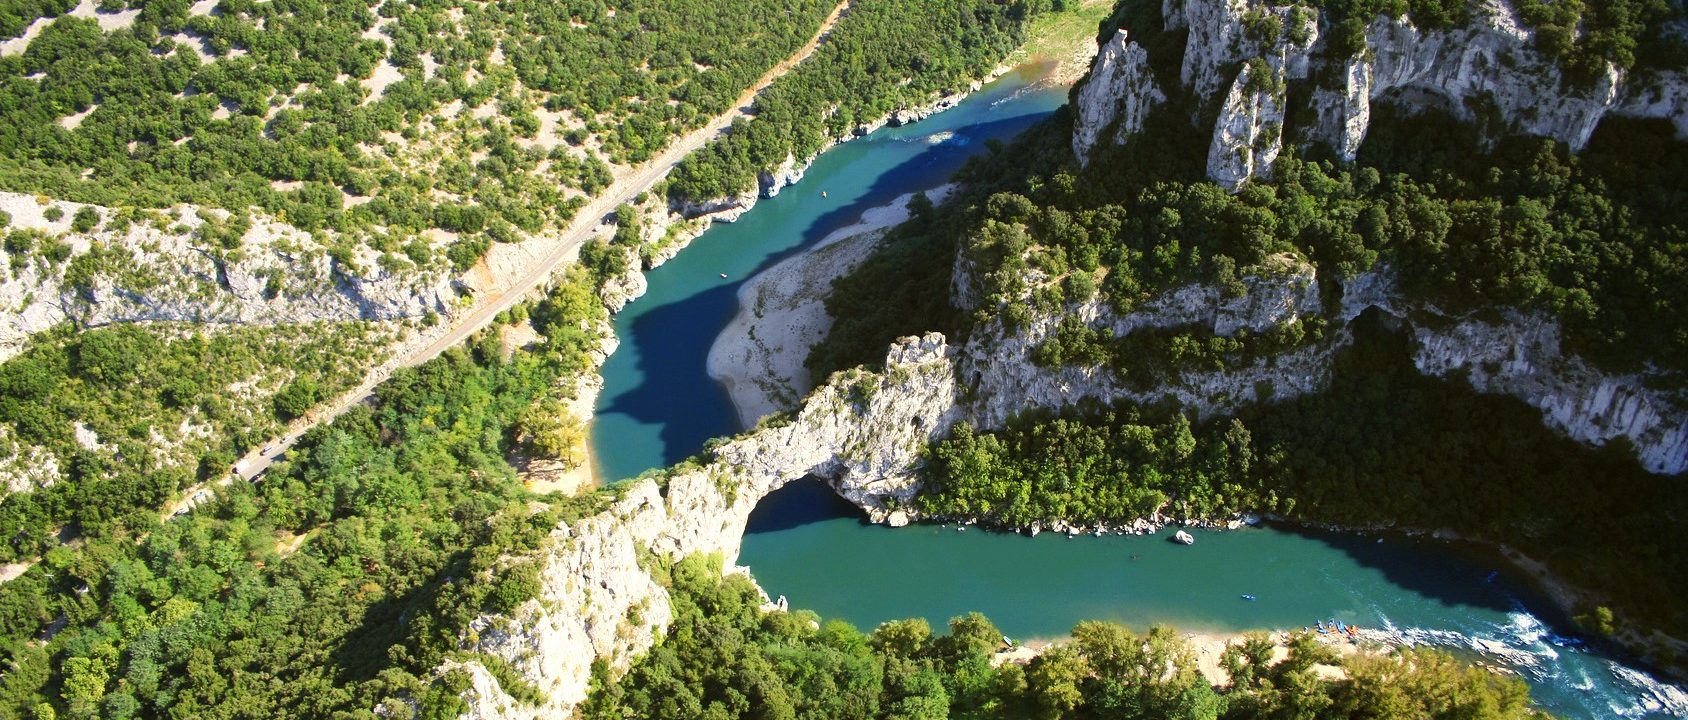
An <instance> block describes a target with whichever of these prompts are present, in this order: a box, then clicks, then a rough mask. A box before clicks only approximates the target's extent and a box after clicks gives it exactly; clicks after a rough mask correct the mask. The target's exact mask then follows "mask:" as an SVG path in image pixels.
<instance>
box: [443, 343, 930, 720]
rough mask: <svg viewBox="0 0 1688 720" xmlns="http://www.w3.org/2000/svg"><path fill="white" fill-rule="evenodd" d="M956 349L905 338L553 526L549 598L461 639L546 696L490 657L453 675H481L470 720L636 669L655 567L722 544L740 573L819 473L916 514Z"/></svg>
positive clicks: (664, 600)
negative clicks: (771, 521)
mask: <svg viewBox="0 0 1688 720" xmlns="http://www.w3.org/2000/svg"><path fill="white" fill-rule="evenodd" d="M952 355H953V351H952V349H951V348H950V347H949V346H948V345H947V344H946V343H945V341H944V338H943V336H942V335H938V334H935V333H934V334H929V335H926V336H925V337H918V338H917V337H910V338H904V339H902V340H901V341H899V342H898V343H897V344H895V345H893V346H892V347H891V349H890V352H889V354H888V355H887V357H886V369H885V372H883V373H867V372H862V371H850V372H844V373H839V374H837V375H835V376H834V377H833V378H832V379H831V380H830V381H829V382H828V383H827V384H826V385H825V386H823V387H821V388H819V389H817V390H816V391H815V393H814V394H812V395H810V397H809V399H808V401H807V402H805V404H804V406H803V408H802V410H800V411H798V412H797V413H796V414H795V415H794V416H792V417H790V418H789V419H786V420H783V421H779V422H773V423H768V424H765V425H764V426H763V427H761V428H760V429H758V430H756V431H754V432H752V433H750V434H748V435H746V436H743V437H740V438H738V439H736V440H733V441H731V442H728V443H726V444H725V445H722V446H720V447H719V448H717V449H716V450H715V452H714V457H713V459H712V460H710V461H708V462H707V463H705V464H702V465H687V464H683V465H681V466H679V467H676V468H673V469H671V470H670V471H668V473H667V474H666V476H665V477H663V478H647V479H643V480H639V481H635V482H633V483H630V484H629V486H628V487H627V488H626V489H625V490H624V491H623V492H622V494H621V497H620V498H619V499H618V500H617V501H616V502H615V504H614V506H613V507H612V508H611V509H610V510H608V511H606V512H604V513H601V514H599V515H595V516H593V517H590V518H586V519H584V520H581V521H579V522H576V523H574V524H572V525H568V526H563V527H559V528H557V529H556V530H555V531H553V533H552V535H551V537H550V538H549V539H548V540H547V541H546V542H545V546H544V548H543V549H542V550H541V552H540V553H539V556H538V557H537V558H534V559H523V560H522V561H534V562H539V563H541V568H542V569H541V573H540V578H541V582H542V589H541V591H540V596H539V597H538V598H535V599H533V600H529V601H528V602H526V603H524V604H522V605H521V606H519V607H518V608H517V609H516V610H514V611H513V612H511V613H509V614H506V615H488V616H484V617H482V618H480V619H478V620H476V621H475V622H474V623H473V625H472V629H471V631H470V632H469V633H468V634H467V635H466V636H465V637H464V639H463V649H464V650H467V651H471V652H475V653H484V654H487V655H491V656H495V657H498V658H500V659H501V660H503V661H504V662H505V663H506V664H507V665H508V666H509V667H510V668H512V669H513V670H514V671H515V672H516V673H518V674H519V675H520V676H521V678H522V679H523V680H524V681H526V682H528V683H530V684H533V685H535V686H537V687H538V688H539V689H540V690H541V691H542V692H543V693H544V695H545V698H546V701H545V702H544V703H543V704H542V705H529V704H526V703H523V702H520V701H517V700H516V699H514V698H513V697H512V696H511V695H510V693H509V692H507V691H506V690H505V689H504V688H502V687H501V686H500V685H499V682H498V680H497V678H496V677H494V675H493V673H492V672H491V671H489V670H488V669H487V668H486V666H485V665H484V664H483V663H481V662H478V661H474V660H469V661H457V662H452V663H448V664H446V665H444V666H442V667H441V669H440V671H441V672H462V673H465V674H467V676H468V677H469V679H470V684H469V689H468V690H467V691H465V692H464V694H463V698H464V700H465V701H467V702H468V703H469V706H470V712H469V714H468V716H467V717H471V718H510V719H513V718H543V717H567V716H569V715H570V714H571V713H572V712H573V711H574V708H575V707H576V706H578V705H579V703H581V702H582V701H584V700H585V699H586V696H587V692H588V689H589V681H590V676H591V667H592V664H593V663H594V662H596V661H600V660H601V661H603V662H605V663H607V664H608V666H609V667H610V668H612V669H614V670H618V671H620V670H625V669H626V668H627V667H628V665H629V664H630V663H631V662H632V660H633V659H634V658H635V657H637V656H638V655H640V654H642V653H644V652H645V651H646V650H648V649H649V648H650V647H651V645H652V644H653V643H655V642H656V639H657V638H659V637H661V636H662V634H663V633H664V632H665V631H666V629H667V626H668V622H669V619H670V609H669V597H668V593H667V590H666V589H664V588H663V587H662V586H661V584H659V583H657V582H656V581H655V580H654V579H653V578H652V576H651V572H650V570H651V569H652V567H653V566H652V565H651V563H654V562H673V561H677V560H679V559H681V558H684V557H686V556H687V555H691V554H694V553H718V554H720V555H721V557H722V558H724V560H725V563H726V565H727V566H728V568H729V569H730V568H731V567H732V565H733V563H734V561H735V560H736V559H737V557H738V551H739V544H740V541H741V540H742V539H743V536H744V527H745V522H746V521H747V520H748V518H749V517H750V511H751V510H752V509H753V508H754V507H755V506H756V504H757V502H759V501H760V500H761V499H762V498H763V497H764V496H766V495H767V494H768V493H770V492H772V491H774V490H776V489H778V488H779V487H781V486H783V485H785V484H786V483H788V482H791V481H793V480H797V479H800V478H803V477H806V476H809V475H816V476H819V477H822V478H825V479H826V480H827V481H828V482H830V483H831V484H832V485H833V487H834V488H835V489H837V490H838V492H839V493H840V494H841V495H843V496H844V497H846V498H849V499H850V500H851V501H852V502H855V503H857V504H858V505H861V506H862V507H864V508H865V509H867V510H869V512H870V513H871V514H872V515H873V517H874V519H876V520H886V521H890V522H892V523H893V524H895V523H898V522H906V515H902V514H901V513H899V512H898V511H897V510H895V507H896V506H897V505H898V504H900V503H906V502H907V501H908V500H910V499H911V498H912V497H913V495H914V492H915V490H916V489H917V488H918V482H917V480H916V478H915V476H914V474H913V468H914V465H915V462H916V461H917V459H918V457H919V454H920V451H921V450H922V449H923V448H924V447H925V446H926V444H927V443H928V442H929V441H930V440H932V439H933V438H934V437H936V436H937V435H938V434H940V433H942V432H943V431H944V430H947V429H948V427H949V425H950V424H951V423H952V422H953V421H954V419H955V417H956V413H955V403H956V384H955V374H954V370H953V362H952V360H953V359H952Z"/></svg>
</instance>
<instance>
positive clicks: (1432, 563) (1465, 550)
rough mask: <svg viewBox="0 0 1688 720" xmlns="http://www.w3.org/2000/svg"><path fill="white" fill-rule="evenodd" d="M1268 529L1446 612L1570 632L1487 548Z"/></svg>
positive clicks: (1381, 535)
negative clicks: (1523, 619) (1318, 546)
mask: <svg viewBox="0 0 1688 720" xmlns="http://www.w3.org/2000/svg"><path fill="white" fill-rule="evenodd" d="M1272 528H1273V529H1275V530H1279V531H1282V532H1287V533H1291V534H1294V535H1299V536H1301V537H1304V538H1307V539H1310V540H1314V541H1317V542H1320V543H1322V544H1324V545H1326V546H1329V547H1331V548H1333V549H1335V550H1338V551H1341V552H1342V553H1343V554H1345V555H1347V556H1348V557H1349V558H1351V559H1353V560H1354V562H1356V563H1359V564H1360V565H1363V566H1366V567H1369V568H1373V569H1375V570H1378V571H1380V572H1382V573H1383V574H1384V576H1385V577H1387V578H1388V579H1389V581H1390V582H1391V583H1394V584H1395V585H1398V586H1401V587H1404V588H1408V589H1410V590H1413V591H1414V592H1418V593H1420V594H1422V595H1424V596H1425V597H1427V598H1430V599H1433V600H1436V601H1438V602H1441V603H1443V604H1444V605H1447V606H1449V607H1454V606H1468V607H1476V608H1483V609H1487V610H1493V611H1496V612H1508V611H1513V610H1519V609H1523V610H1525V611H1527V612H1529V613H1530V614H1531V615H1534V616H1535V617H1536V619H1538V620H1541V622H1542V624H1543V625H1546V626H1547V627H1548V629H1550V630H1552V631H1553V632H1554V633H1556V634H1561V635H1565V634H1570V633H1573V632H1574V627H1573V626H1572V624H1571V622H1570V618H1568V617H1566V616H1565V614H1564V613H1562V612H1560V611H1559V610H1558V608H1556V607H1555V606H1554V604H1553V603H1552V602H1551V601H1549V600H1548V599H1547V598H1545V597H1543V596H1542V595H1541V594H1540V593H1538V592H1536V591H1535V590H1534V589H1533V587H1532V585H1531V584H1530V582H1529V581H1528V579H1527V578H1524V577H1521V576H1520V575H1519V574H1518V572H1517V571H1516V570H1515V569H1514V568H1513V567H1512V565H1511V563H1509V562H1507V561H1506V559H1505V558H1503V557H1501V556H1500V554H1499V553H1498V552H1496V551H1495V550H1494V549H1493V548H1492V547H1489V546H1487V545H1482V544H1479V543H1472V542H1453V541H1447V540H1434V539H1429V538H1424V537H1412V536H1408V535H1405V534H1403V533H1399V532H1365V533H1351V532H1338V531H1332V530H1319V529H1313V528H1305V527H1297V526H1294V525H1288V524H1281V523H1280V524H1272ZM1379 540H1382V541H1383V542H1378V541H1379Z"/></svg>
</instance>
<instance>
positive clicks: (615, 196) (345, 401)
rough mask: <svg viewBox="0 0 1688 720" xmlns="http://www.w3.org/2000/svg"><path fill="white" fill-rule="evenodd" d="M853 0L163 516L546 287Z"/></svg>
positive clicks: (263, 462)
mask: <svg viewBox="0 0 1688 720" xmlns="http://www.w3.org/2000/svg"><path fill="white" fill-rule="evenodd" d="M853 2H854V0H840V2H839V3H838V5H837V6H835V7H833V8H832V12H830V13H828V14H827V16H826V19H825V20H822V21H821V25H820V28H819V29H817V30H816V31H815V34H814V36H813V37H811V38H809V42H807V43H805V44H804V45H803V47H800V48H798V49H797V51H796V52H794V53H792V54H791V55H790V56H789V57H787V58H786V59H784V60H781V61H780V62H779V63H777V64H775V65H774V66H773V67H771V68H769V69H768V71H767V72H765V73H763V74H762V76H761V77H759V78H757V79H756V82H755V83H753V84H752V85H751V86H750V87H748V88H746V89H745V91H744V92H742V93H740V94H739V96H738V98H737V99H736V100H735V101H734V102H733V105H732V107H731V108H730V109H728V110H727V111H726V112H723V113H721V114H719V115H716V116H715V117H714V118H711V119H710V121H709V122H708V123H706V124H704V125H703V126H702V127H699V128H697V129H695V130H692V131H690V132H687V133H685V134H683V135H681V136H680V137H679V138H677V139H676V140H675V141H674V142H673V143H671V144H670V145H669V146H668V148H667V149H665V150H663V151H662V152H661V153H660V154H658V155H657V156H656V157H653V158H651V159H650V160H647V161H645V162H644V163H643V164H641V165H638V166H636V167H628V168H618V169H616V170H615V171H613V174H612V181H611V183H610V185H609V187H607V188H605V189H604V191H603V192H601V193H599V194H598V195H597V197H595V198H593V199H592V200H591V201H590V202H588V203H587V204H586V205H585V206H583V207H581V208H580V210H579V212H577V213H575V216H574V220H573V221H571V222H570V223H569V224H568V226H567V227H565V228H563V230H562V231H561V232H559V233H557V234H555V235H550V236H546V237H544V238H535V239H533V240H530V241H529V242H528V243H526V244H533V243H540V244H541V245H542V247H539V248H535V251H536V252H537V253H538V254H539V257H538V258H537V260H536V261H534V262H532V263H531V264H528V265H525V268H526V270H527V271H526V272H525V273H523V274H522V275H520V276H519V277H516V278H514V279H513V280H510V281H509V282H508V283H501V284H505V285H506V289H504V290H502V291H500V292H498V293H495V294H489V295H486V296H483V297H477V298H475V305H474V307H473V309H471V310H469V311H467V312H458V313H457V314H455V315H453V317H452V318H451V322H450V323H449V324H448V325H445V326H444V329H443V330H436V331H435V332H436V333H437V335H438V336H437V337H435V338H434V339H432V340H431V341H430V342H428V343H427V344H425V345H422V346H421V347H419V348H416V349H412V350H410V351H408V352H405V353H404V354H402V355H400V356H399V357H397V358H394V359H392V360H389V361H387V362H384V363H382V364H381V365H379V366H377V367H376V368H374V369H372V370H370V371H369V373H368V374H367V375H365V377H364V379H363V382H362V383H360V384H358V386H357V387H356V388H353V389H352V390H350V391H348V392H346V393H345V394H343V395H341V396H339V397H338V398H335V399H334V400H333V401H331V402H329V403H326V404H324V405H321V406H318V407H317V408H315V409H313V410H311V411H310V412H307V413H305V415H304V416H303V417H301V418H299V419H298V420H295V421H294V422H293V423H292V424H291V425H289V426H288V428H287V430H286V432H285V433H283V434H282V436H281V437H279V438H275V439H273V440H271V441H269V442H267V443H263V444H261V445H258V446H257V447H255V448H254V449H253V450H252V451H251V452H248V453H247V454H246V456H245V457H242V458H241V459H240V460H239V461H238V462H236V463H235V464H234V468H233V469H232V472H230V474H229V475H228V476H226V477H223V478H220V479H218V480H215V481H208V482H206V483H200V484H198V485H195V486H193V487H190V488H188V489H187V490H186V491H185V492H184V493H183V494H182V496H181V498H180V499H179V500H177V501H176V503H174V504H173V505H171V506H170V507H169V508H168V509H166V510H165V511H164V513H163V517H164V518H169V517H171V516H173V515H177V514H180V513H183V512H186V511H188V510H191V509H193V507H194V506H195V505H198V504H199V503H200V502H202V501H204V500H205V499H207V498H209V497H210V490H211V486H212V485H213V484H215V485H218V486H221V485H226V484H228V483H230V482H233V481H234V479H235V478H237V477H238V478H240V479H242V480H252V479H254V478H257V477H258V476H260V475H263V474H264V472H265V471H267V470H269V469H270V465H272V464H274V463H275V461H276V460H277V459H279V458H280V457H281V456H283V455H285V454H286V452H287V450H288V449H289V448H291V447H293V444H294V443H296V442H298V441H299V438H300V437H302V436H304V434H305V431H307V430H310V429H311V428H313V427H315V426H317V425H321V424H323V423H325V422H329V421H332V420H333V419H334V418H336V417H339V416H340V414H341V413H344V412H346V411H347V410H349V409H351V408H352V407H354V406H356V405H358V404H359V403H362V402H364V401H365V400H367V399H369V397H370V396H371V395H373V394H374V393H375V388H376V386H378V385H380V384H381V383H383V382H385V381H386V380H387V378H388V377H391V376H392V374H393V371H395V370H397V369H399V368H405V367H415V366H417V365H421V364H422V363H425V362H427V361H429V360H432V359H433V358H435V357H438V356H439V354H440V353H443V352H445V351H446V349H447V348H450V347H452V346H454V345H457V344H458V343H461V342H463V341H464V340H467V339H468V338H469V336H470V335H473V334H474V333H475V332H477V331H479V330H481V329H482V328H485V327H486V326H487V325H488V324H490V323H491V322H492V320H493V318H496V317H498V314H499V313H501V312H504V311H505V310H508V309H510V308H511V307H512V306H514V305H515V304H516V303H518V302H520V301H521V300H522V298H524V297H526V296H527V295H528V293H530V292H532V291H533V290H535V289H537V288H540V287H542V286H543V285H544V283H545V281H546V280H548V279H549V278H550V277H551V274H552V273H553V272H556V270H557V269H558V268H559V267H561V266H563V265H564V263H565V262H566V261H568V260H570V259H571V258H573V257H576V254H577V252H578V250H579V249H580V246H581V245H583V244H585V243H586V241H587V240H589V239H591V238H592V237H593V235H594V234H596V233H597V231H598V230H599V228H600V227H601V226H602V225H603V218H604V217H605V216H607V215H609V214H610V213H612V212H613V211H614V210H615V208H616V207H618V206H620V205H621V204H622V203H626V202H631V201H632V200H633V199H634V198H636V197H638V196H639V195H640V194H641V193H644V192H646V191H648V190H650V189H651V187H652V186H653V185H655V184H656V183H657V182H658V181H660V180H662V179H663V178H664V177H667V175H668V173H669V171H671V170H673V169H674V167H675V166H676V165H679V164H680V161H681V160H684V159H685V158H686V156H687V155H690V154H692V152H694V151H696V150H698V149H699V148H702V147H703V146H704V144H705V143H708V142H709V141H710V140H713V139H715V138H716V137H718V136H720V135H721V134H722V133H723V132H725V131H726V130H727V128H729V127H731V126H732V124H733V122H734V121H736V120H738V119H740V118H743V119H746V120H749V119H753V118H754V117H755V115H754V114H753V113H752V108H753V102H754V101H755V100H756V96H757V95H760V94H761V93H762V91H763V90H766V89H767V88H768V86H769V85H772V84H773V83H774V81H776V80H778V79H780V78H781V77H783V76H784V75H785V74H786V73H788V72H791V70H792V69H793V68H795V67H797V65H798V64H800V63H802V62H803V61H804V60H806V59H808V58H809V56H810V55H813V54H814V53H815V50H816V49H818V48H819V47H820V46H821V43H823V42H825V41H826V38H827V35H829V34H830V33H831V32H832V28H833V27H834V26H836V25H837V24H838V21H839V19H840V18H842V17H843V16H844V13H845V12H846V11H847V10H849V8H850V5H851V4H852V3H853Z"/></svg>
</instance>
